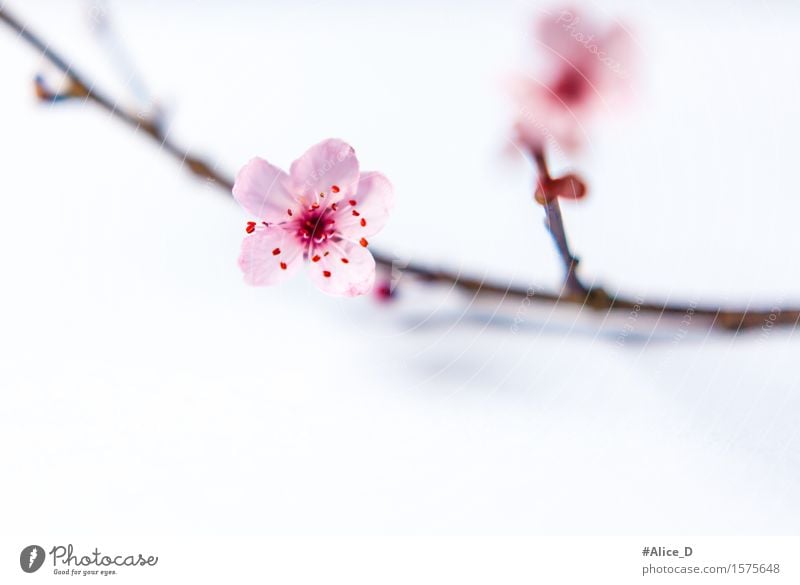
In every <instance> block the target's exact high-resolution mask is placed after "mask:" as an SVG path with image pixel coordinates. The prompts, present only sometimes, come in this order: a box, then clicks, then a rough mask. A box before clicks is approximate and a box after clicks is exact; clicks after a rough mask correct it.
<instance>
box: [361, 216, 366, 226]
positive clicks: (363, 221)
mask: <svg viewBox="0 0 800 585" xmlns="http://www.w3.org/2000/svg"><path fill="white" fill-rule="evenodd" d="M361 227H367V220H366V219H364V218H363V217H362V218H361Z"/></svg>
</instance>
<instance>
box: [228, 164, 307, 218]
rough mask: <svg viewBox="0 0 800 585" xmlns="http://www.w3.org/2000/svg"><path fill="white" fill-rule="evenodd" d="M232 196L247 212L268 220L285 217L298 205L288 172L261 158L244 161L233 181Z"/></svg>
mask: <svg viewBox="0 0 800 585" xmlns="http://www.w3.org/2000/svg"><path fill="white" fill-rule="evenodd" d="M233 197H234V198H235V199H236V201H238V202H239V204H240V205H241V206H242V207H243V208H244V209H245V211H247V212H248V213H249V214H251V215H253V216H254V217H257V218H258V219H263V220H266V221H268V222H270V223H278V222H281V221H286V220H287V219H289V213H288V212H289V210H290V209H291V210H292V212H295V211H296V210H297V208H298V207H299V204H298V202H297V200H296V198H295V197H294V196H293V194H292V192H291V185H290V180H289V175H287V174H286V173H284V172H283V171H282V170H280V169H279V168H277V167H275V166H273V165H271V164H269V163H268V162H267V161H265V160H264V159H261V158H254V159H252V160H251V161H250V162H248V163H247V164H246V165H245V166H244V167H242V170H240V171H239V174H238V175H236V182H235V183H234V185H233Z"/></svg>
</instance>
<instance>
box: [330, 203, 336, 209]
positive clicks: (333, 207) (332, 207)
mask: <svg viewBox="0 0 800 585" xmlns="http://www.w3.org/2000/svg"><path fill="white" fill-rule="evenodd" d="M331 209H333V210H334V211H336V204H335V203H334V204H332V205H331Z"/></svg>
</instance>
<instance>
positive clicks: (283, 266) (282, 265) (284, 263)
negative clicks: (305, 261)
mask: <svg viewBox="0 0 800 585" xmlns="http://www.w3.org/2000/svg"><path fill="white" fill-rule="evenodd" d="M281 270H286V262H281Z"/></svg>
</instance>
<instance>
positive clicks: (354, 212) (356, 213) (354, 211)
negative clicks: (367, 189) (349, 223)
mask: <svg viewBox="0 0 800 585" xmlns="http://www.w3.org/2000/svg"><path fill="white" fill-rule="evenodd" d="M353 215H355V216H356V217H358V216H359V215H361V214H360V213H359V212H357V211H356V210H355V209H354V210H353Z"/></svg>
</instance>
